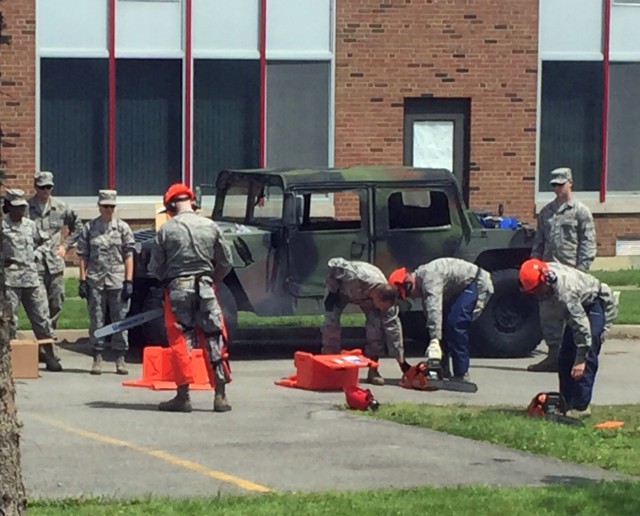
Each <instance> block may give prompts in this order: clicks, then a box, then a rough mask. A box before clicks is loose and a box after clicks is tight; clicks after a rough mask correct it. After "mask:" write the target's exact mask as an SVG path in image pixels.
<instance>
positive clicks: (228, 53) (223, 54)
mask: <svg viewBox="0 0 640 516" xmlns="http://www.w3.org/2000/svg"><path fill="white" fill-rule="evenodd" d="M191 52H192V54H191V55H192V56H193V59H256V60H257V59H260V52H259V51H258V50H215V49H200V50H197V51H196V49H195V48H194V49H192V51H191Z"/></svg>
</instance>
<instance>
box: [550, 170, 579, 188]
mask: <svg viewBox="0 0 640 516" xmlns="http://www.w3.org/2000/svg"><path fill="white" fill-rule="evenodd" d="M567 181H573V175H572V174H571V169H570V168H567V167H562V168H556V169H555V170H552V171H551V181H549V184H551V185H563V184H565V183H566V182H567Z"/></svg>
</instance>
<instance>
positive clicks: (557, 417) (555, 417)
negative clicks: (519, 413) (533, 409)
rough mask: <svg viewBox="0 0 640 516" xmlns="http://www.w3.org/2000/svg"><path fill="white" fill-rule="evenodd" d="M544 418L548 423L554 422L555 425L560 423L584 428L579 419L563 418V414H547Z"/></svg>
mask: <svg viewBox="0 0 640 516" xmlns="http://www.w3.org/2000/svg"><path fill="white" fill-rule="evenodd" d="M544 418H545V419H546V420H547V421H553V422H554V423H560V424H561V425H571V426H584V423H583V422H582V421H580V420H579V419H576V418H574V417H569V416H563V415H562V414H545V415H544Z"/></svg>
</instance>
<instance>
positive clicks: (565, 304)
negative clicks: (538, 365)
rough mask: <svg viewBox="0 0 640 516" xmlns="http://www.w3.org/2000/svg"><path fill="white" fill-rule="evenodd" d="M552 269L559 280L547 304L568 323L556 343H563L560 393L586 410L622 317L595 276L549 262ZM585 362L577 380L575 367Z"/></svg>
mask: <svg viewBox="0 0 640 516" xmlns="http://www.w3.org/2000/svg"><path fill="white" fill-rule="evenodd" d="M548 267H549V269H550V270H551V271H553V272H554V273H555V275H556V277H557V280H556V282H555V284H553V285H552V293H551V294H550V295H549V296H548V297H547V302H548V304H549V306H550V309H551V310H553V311H554V312H555V313H557V314H559V316H560V317H561V318H562V321H563V323H565V324H566V327H565V328H564V331H563V330H562V329H560V331H561V333H560V334H559V335H553V338H554V340H556V341H559V342H561V343H562V344H561V347H560V356H559V374H558V376H559V380H560V393H561V394H562V395H563V396H564V398H565V400H566V401H567V404H568V405H569V406H570V407H572V408H576V409H578V410H584V409H585V408H586V407H588V405H589V403H590V402H591V396H592V393H593V385H594V382H595V377H596V373H597V371H598V355H599V354H600V348H601V346H602V343H603V341H604V336H605V334H606V332H607V331H608V330H609V329H610V328H611V325H612V323H613V320H614V319H615V318H616V316H617V314H618V306H617V303H616V301H615V298H614V296H613V292H612V291H611V289H610V288H609V286H608V285H606V284H605V283H601V282H600V281H599V280H597V279H596V278H594V277H593V276H590V275H589V274H586V273H584V272H581V271H579V270H576V269H574V268H572V267H568V266H566V265H562V264H559V263H549V264H548ZM583 362H584V363H585V364H586V365H585V372H584V376H583V377H582V378H580V379H579V380H574V379H573V378H572V377H571V368H572V367H573V366H574V365H578V364H581V363H583Z"/></svg>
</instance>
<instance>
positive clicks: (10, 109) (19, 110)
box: [0, 0, 36, 192]
mask: <svg viewBox="0 0 640 516" xmlns="http://www.w3.org/2000/svg"><path fill="white" fill-rule="evenodd" d="M0 12H1V13H2V16H3V18H4V28H3V29H2V41H1V42H0V128H1V129H2V132H3V134H4V136H3V138H2V161H3V163H2V169H3V170H4V171H5V172H6V173H7V176H8V177H7V178H6V180H5V184H7V185H10V186H13V187H18V188H23V189H25V191H28V192H30V191H31V189H32V188H33V173H34V169H35V104H36V103H35V98H36V97H35V73H36V69H35V66H36V52H35V0H0Z"/></svg>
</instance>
